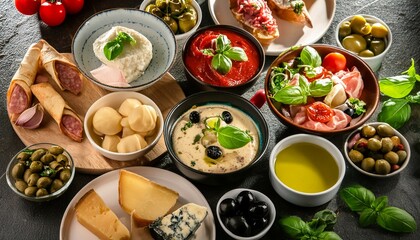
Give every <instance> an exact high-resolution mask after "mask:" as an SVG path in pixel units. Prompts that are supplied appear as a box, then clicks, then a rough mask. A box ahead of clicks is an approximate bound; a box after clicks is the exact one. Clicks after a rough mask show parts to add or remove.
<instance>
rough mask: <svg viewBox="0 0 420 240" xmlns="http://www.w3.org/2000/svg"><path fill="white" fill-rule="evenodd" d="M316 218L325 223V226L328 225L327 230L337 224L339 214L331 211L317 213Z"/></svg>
mask: <svg viewBox="0 0 420 240" xmlns="http://www.w3.org/2000/svg"><path fill="white" fill-rule="evenodd" d="M314 218H318V219H320V220H322V221H323V222H325V224H327V228H330V227H331V228H332V226H333V225H334V224H335V223H336V222H337V214H335V212H333V211H331V210H329V209H325V210H322V211H319V212H317V213H315V215H314Z"/></svg>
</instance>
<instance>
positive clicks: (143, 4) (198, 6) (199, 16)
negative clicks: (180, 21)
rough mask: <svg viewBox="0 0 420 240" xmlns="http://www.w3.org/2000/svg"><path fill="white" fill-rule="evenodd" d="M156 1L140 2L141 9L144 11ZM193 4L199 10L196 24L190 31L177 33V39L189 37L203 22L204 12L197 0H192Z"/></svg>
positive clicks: (146, 0) (145, 0)
mask: <svg viewBox="0 0 420 240" xmlns="http://www.w3.org/2000/svg"><path fill="white" fill-rule="evenodd" d="M155 1H156V0H144V1H143V2H142V3H141V4H140V10H143V11H144V10H145V9H146V7H147V6H148V5H149V4H150V3H154V2H155ZM191 5H192V6H193V7H194V8H195V10H196V12H197V23H196V24H195V26H194V27H193V28H192V29H191V30H190V31H188V32H186V33H180V34H175V39H176V40H184V39H186V38H188V37H189V36H190V35H191V34H193V33H194V32H195V31H196V30H197V28H198V27H199V26H200V24H201V20H202V18H203V13H202V12H201V7H200V5H199V4H198V3H197V2H196V1H195V0H191Z"/></svg>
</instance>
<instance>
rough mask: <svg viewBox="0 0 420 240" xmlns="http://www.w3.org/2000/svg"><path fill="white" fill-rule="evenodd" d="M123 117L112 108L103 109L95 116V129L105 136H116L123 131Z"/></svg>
mask: <svg viewBox="0 0 420 240" xmlns="http://www.w3.org/2000/svg"><path fill="white" fill-rule="evenodd" d="M121 119H122V117H121V115H120V114H119V113H118V112H117V111H116V110H115V109H113V108H112V107H102V108H100V109H98V111H96V113H95V115H93V121H92V123H93V128H94V129H95V131H96V132H98V133H102V134H105V135H115V134H117V133H119V132H120V131H121V130H122V126H121V124H120V122H121Z"/></svg>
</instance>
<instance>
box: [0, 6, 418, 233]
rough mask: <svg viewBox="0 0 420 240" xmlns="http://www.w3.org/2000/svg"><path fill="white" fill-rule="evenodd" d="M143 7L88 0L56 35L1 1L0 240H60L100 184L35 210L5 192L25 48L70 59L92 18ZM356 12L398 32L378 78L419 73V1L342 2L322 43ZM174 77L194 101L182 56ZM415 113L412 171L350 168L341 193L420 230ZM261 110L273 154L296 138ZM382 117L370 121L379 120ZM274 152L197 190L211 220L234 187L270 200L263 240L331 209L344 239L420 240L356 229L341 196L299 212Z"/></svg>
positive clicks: (337, 140)
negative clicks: (293, 218)
mask: <svg viewBox="0 0 420 240" xmlns="http://www.w3.org/2000/svg"><path fill="white" fill-rule="evenodd" d="M318 1H321V0H318ZM201 2H203V0H201ZM140 3H141V0H137V1H133V0H126V1H112V0H102V1H93V0H85V6H84V9H83V10H82V12H81V13H79V14H77V15H74V16H69V17H67V19H66V20H65V22H64V24H62V25H61V26H58V27H53V28H50V27H47V26H46V25H44V24H43V23H42V22H40V21H39V19H38V16H37V15H33V16H24V15H21V14H20V13H19V12H17V10H16V9H15V7H14V4H13V1H10V0H9V1H2V3H1V4H0V81H1V85H0V92H1V95H0V109H1V111H0V219H1V223H2V226H1V228H0V239H58V238H59V229H60V223H61V218H62V216H63V213H64V211H65V209H66V207H67V205H68V203H69V202H70V201H71V199H72V198H73V196H74V195H75V194H76V193H77V192H78V191H79V190H80V189H81V188H82V187H83V186H84V185H85V184H87V183H88V182H89V181H91V180H92V179H94V178H95V177H96V176H92V175H84V174H80V173H78V174H76V177H75V179H74V181H73V184H72V185H71V186H70V188H69V190H68V191H67V192H66V193H65V194H64V195H63V196H61V197H60V198H58V199H56V200H54V201H51V202H47V203H33V202H29V201H26V200H24V199H21V198H19V197H18V196H17V195H15V194H14V193H13V192H12V191H11V190H10V189H9V187H8V186H7V183H6V179H5V177H4V172H5V170H6V166H7V163H8V162H9V160H10V159H11V157H12V156H13V155H14V154H15V153H16V152H18V151H19V150H20V149H21V148H23V147H24V145H23V144H22V142H21V141H20V140H19V138H18V137H17V135H16V134H15V133H14V131H13V129H12V127H11V124H10V122H9V119H8V117H7V111H6V91H7V89H8V86H9V82H10V80H11V77H12V76H13V74H14V72H15V71H16V69H17V67H18V64H19V62H20V61H21V59H22V57H23V55H24V54H25V52H26V50H27V48H28V47H29V45H30V44H31V43H33V42H36V41H38V40H39V39H40V38H44V39H46V40H47V41H48V42H50V44H51V45H53V46H54V47H55V48H56V49H57V50H58V51H60V52H70V46H71V40H72V37H73V35H74V33H75V32H76V30H77V28H78V26H79V25H80V24H81V23H82V22H83V21H84V20H85V19H86V18H87V17H89V16H90V15H91V14H93V13H94V12H97V11H100V10H104V9H108V8H116V7H136V6H139V5H140ZM201 7H202V11H203V22H202V24H201V25H202V26H204V25H209V24H213V22H212V20H211V17H210V14H209V11H208V6H207V2H204V3H202V4H201ZM355 13H361V14H370V15H375V16H377V17H379V18H381V19H382V20H383V21H385V22H386V23H387V24H388V25H389V27H390V28H391V30H392V33H393V45H392V47H391V50H390V52H389V53H388V55H387V56H386V58H385V59H384V62H383V65H382V68H381V69H380V70H379V71H378V73H377V74H378V76H379V77H385V76H393V75H397V74H399V73H401V72H402V71H404V70H406V69H407V68H408V67H409V65H410V59H411V58H414V59H415V60H416V63H417V64H416V66H417V69H420V65H419V64H418V63H419V60H420V26H419V24H420V2H419V1H418V0H401V1H395V0H394V1H392V0H382V1H378V0H376V1H373V2H372V1H370V0H353V1H344V0H341V1H337V8H336V13H335V17H334V21H333V23H332V25H331V27H330V29H328V31H327V33H326V34H325V36H324V37H323V38H321V39H320V40H319V43H326V44H333V45H335V39H334V35H333V32H334V29H335V27H336V26H337V24H338V22H339V21H340V20H341V19H343V18H345V17H346V16H348V15H352V14H355ZM182 45H183V42H179V49H178V50H180V48H181V46H182ZM273 60H274V57H267V61H266V68H267V67H268V66H269V64H270V63H271V61H273ZM170 72H171V73H172V75H173V76H174V77H175V78H176V79H177V80H178V81H179V83H180V85H181V86H182V88H183V89H184V91H185V93H186V94H187V95H189V94H191V93H192V90H191V88H189V86H188V85H187V83H186V81H185V76H184V74H183V72H182V62H181V61H180V54H178V57H177V61H176V64H175V66H174V67H173V69H171V71H170ZM419 72H420V71H419ZM263 77H264V76H261V79H260V81H259V82H258V83H257V84H256V85H255V86H254V87H253V88H252V89H251V90H249V91H248V92H247V93H245V94H244V95H243V96H244V97H245V98H250V97H251V96H252V94H253V93H254V92H255V91H256V90H257V89H260V88H262V87H263V86H262V82H263ZM418 85H420V84H418ZM419 89H420V87H419V86H417V87H416V90H417V91H418V90H419ZM382 100H384V99H382ZM379 108H380V107H379ZM379 108H378V110H379ZM378 110H377V112H378ZM412 110H413V111H412V118H411V120H410V122H409V123H408V124H406V125H405V126H404V127H403V128H402V129H400V130H401V132H402V133H403V134H404V135H406V137H407V138H408V140H409V142H410V145H411V148H412V159H411V162H410V164H409V166H408V167H407V169H406V170H405V171H404V172H403V173H402V174H400V175H399V176H396V177H392V178H390V179H373V178H369V177H366V176H364V175H362V174H360V173H358V172H357V171H356V170H354V169H352V168H351V167H349V166H348V168H347V172H346V177H345V180H344V182H343V185H342V186H348V185H349V184H354V183H359V184H362V185H364V186H366V187H368V188H369V189H371V190H372V191H373V192H374V193H375V195H376V196H382V195H387V196H388V197H389V203H390V204H391V205H393V206H397V207H400V208H404V209H405V210H407V211H408V212H409V213H411V214H412V215H413V216H414V218H415V219H416V222H417V224H420V180H419V178H420V163H419V161H420V157H419V156H420V140H419V136H420V135H419V130H420V127H419V117H420V114H419V113H420V105H417V106H414V105H413V106H412ZM261 111H262V112H263V114H264V116H265V117H266V119H267V122H268V123H269V126H270V131H271V139H270V146H269V148H268V149H269V150H270V149H272V147H273V146H274V145H275V143H277V142H278V141H280V140H281V139H282V138H284V137H285V136H288V135H291V134H294V133H296V132H295V131H293V130H291V129H290V128H287V127H285V126H283V125H282V124H280V123H279V122H278V121H277V120H276V119H275V118H274V116H273V115H272V114H271V112H270V111H269V109H268V107H267V106H266V105H265V106H264V107H263V108H262V109H261ZM377 112H376V114H375V115H374V116H373V117H372V118H371V119H370V121H375V120H376V115H377ZM345 137H346V136H345V135H342V136H336V137H333V138H330V140H331V141H332V142H333V143H334V144H336V146H337V147H339V148H340V149H342V145H343V142H344V139H345ZM269 152H270V151H268V153H267V155H266V157H265V159H264V160H263V161H262V162H261V163H259V164H258V165H257V166H255V167H254V168H253V169H252V171H251V172H250V174H249V177H248V178H246V179H244V180H243V181H240V182H239V183H235V184H226V185H225V186H218V187H208V186H205V185H201V184H195V185H196V186H197V187H198V188H199V189H200V190H201V191H202V193H203V194H204V195H205V197H206V198H207V199H208V201H209V204H210V206H211V207H212V210H213V213H215V209H214V208H215V206H216V203H217V200H218V199H219V197H220V196H221V195H222V194H223V193H224V192H226V191H228V190H230V189H232V188H236V187H248V188H253V189H257V190H260V191H262V192H263V193H265V194H267V195H268V196H270V198H271V199H272V200H273V202H274V203H275V205H276V209H277V217H276V222H275V223H274V226H273V227H272V228H271V230H270V231H269V233H268V234H267V235H266V236H265V237H264V239H285V236H284V235H283V233H282V231H281V230H280V228H279V225H278V223H277V219H278V218H279V217H284V216H287V215H298V216H300V217H301V218H303V219H304V220H309V219H310V217H312V216H313V214H314V213H315V212H317V211H319V210H322V209H325V208H329V209H332V210H334V211H336V212H338V222H337V224H336V225H335V228H334V230H335V232H336V233H338V234H339V235H340V236H341V237H342V238H343V239H366V240H370V239H384V240H385V239H420V230H417V231H416V232H414V233H411V234H393V233H389V232H386V231H384V230H381V229H380V228H378V227H370V228H360V227H359V226H358V223H357V217H358V216H357V215H356V214H354V213H352V212H350V211H349V210H348V208H346V207H345V206H344V204H343V202H342V201H341V200H340V199H339V198H338V197H336V198H334V199H333V200H332V201H331V202H329V203H327V204H324V205H322V206H320V207H315V208H301V207H297V206H294V205H292V204H290V203H288V202H286V201H285V200H283V199H282V198H280V197H279V196H278V195H277V194H276V193H275V192H274V190H273V188H272V187H271V185H270V183H269V179H268V161H267V160H268V154H269ZM156 166H157V167H161V168H165V169H169V170H171V171H174V172H178V171H177V170H176V169H175V167H174V165H173V164H172V163H171V161H170V160H169V158H168V157H167V156H165V157H163V158H162V159H160V160H158V161H157V163H156ZM178 173H179V172H178ZM214 215H215V214H214ZM215 220H216V219H215ZM216 221H217V220H216ZM216 225H217V239H228V236H227V235H226V234H225V233H223V232H222V230H221V228H220V226H219V225H218V223H217V222H216ZM200 240H201V239H200Z"/></svg>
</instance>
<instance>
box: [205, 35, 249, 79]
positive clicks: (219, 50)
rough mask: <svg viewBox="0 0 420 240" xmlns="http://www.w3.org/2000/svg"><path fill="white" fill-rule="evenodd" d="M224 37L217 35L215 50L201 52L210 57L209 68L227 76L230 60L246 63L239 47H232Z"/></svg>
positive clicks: (207, 49)
mask: <svg viewBox="0 0 420 240" xmlns="http://www.w3.org/2000/svg"><path fill="white" fill-rule="evenodd" d="M230 44H231V42H230V40H229V38H228V37H227V36H226V35H223V34H219V36H217V38H216V48H215V49H212V48H206V49H203V50H201V52H202V53H203V54H204V55H208V56H212V59H211V66H212V67H213V68H214V69H215V70H216V71H217V72H219V73H220V74H223V75H224V74H227V73H228V72H229V71H230V69H231V68H232V60H234V61H248V57H247V55H246V53H245V51H244V50H243V49H242V48H240V47H232V46H231V45H230Z"/></svg>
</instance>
